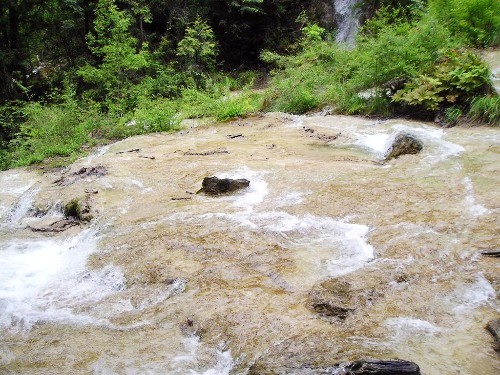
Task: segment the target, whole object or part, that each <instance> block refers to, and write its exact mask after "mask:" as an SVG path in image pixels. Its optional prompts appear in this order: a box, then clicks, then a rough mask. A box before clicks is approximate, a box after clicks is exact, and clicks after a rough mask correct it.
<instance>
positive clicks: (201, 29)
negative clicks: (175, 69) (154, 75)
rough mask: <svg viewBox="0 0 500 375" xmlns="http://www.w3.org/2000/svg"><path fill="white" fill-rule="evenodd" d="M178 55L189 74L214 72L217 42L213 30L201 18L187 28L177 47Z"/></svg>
mask: <svg viewBox="0 0 500 375" xmlns="http://www.w3.org/2000/svg"><path fill="white" fill-rule="evenodd" d="M176 55H177V56H178V57H179V58H180V59H181V61H182V64H183V67H184V69H186V70H187V71H188V72H195V73H201V72H210V71H213V70H214V68H215V58H216V56H217V42H216V40H215V35H214V33H213V31H212V28H211V27H210V26H209V25H208V24H207V23H206V22H205V21H203V20H202V19H201V18H197V19H196V20H195V21H194V22H193V23H192V24H191V25H190V26H188V27H187V28H186V34H185V35H184V38H183V39H182V40H181V41H180V42H179V44H178V45H177V52H176Z"/></svg>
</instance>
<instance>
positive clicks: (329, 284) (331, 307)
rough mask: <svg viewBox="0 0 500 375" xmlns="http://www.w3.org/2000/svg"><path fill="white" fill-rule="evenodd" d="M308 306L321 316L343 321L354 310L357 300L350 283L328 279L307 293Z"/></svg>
mask: <svg viewBox="0 0 500 375" xmlns="http://www.w3.org/2000/svg"><path fill="white" fill-rule="evenodd" d="M308 306H309V308H310V309H311V310H313V311H314V312H316V313H318V314H320V315H321V316H324V317H335V318H339V319H345V318H347V317H348V316H349V315H350V314H351V313H352V312H353V311H354V310H355V309H356V306H357V298H356V296H355V295H354V293H353V290H352V287H351V284H350V283H348V282H345V281H341V280H337V279H329V280H326V281H323V282H321V283H320V284H318V285H316V286H315V287H313V289H312V290H311V291H310V292H309V296H308Z"/></svg>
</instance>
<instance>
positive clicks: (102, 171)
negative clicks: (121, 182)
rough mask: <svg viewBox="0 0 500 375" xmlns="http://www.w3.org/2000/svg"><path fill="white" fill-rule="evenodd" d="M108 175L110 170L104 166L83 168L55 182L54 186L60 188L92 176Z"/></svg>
mask: <svg viewBox="0 0 500 375" xmlns="http://www.w3.org/2000/svg"><path fill="white" fill-rule="evenodd" d="M107 174H108V169H107V168H106V167H105V166H102V165H97V166H95V167H82V168H80V169H79V170H77V171H76V172H74V173H72V174H70V175H69V176H62V177H61V178H59V179H57V180H55V181H54V184H57V185H59V186H68V185H71V184H73V183H75V182H76V181H78V180H81V179H84V178H86V177H90V176H95V177H102V176H105V175H107Z"/></svg>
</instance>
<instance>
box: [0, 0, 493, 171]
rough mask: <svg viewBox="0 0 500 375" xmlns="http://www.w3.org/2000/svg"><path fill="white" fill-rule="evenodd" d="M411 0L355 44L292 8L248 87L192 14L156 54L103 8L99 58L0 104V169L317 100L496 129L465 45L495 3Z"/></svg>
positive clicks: (485, 88) (484, 80) (477, 64)
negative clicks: (298, 28)
mask: <svg viewBox="0 0 500 375" xmlns="http://www.w3.org/2000/svg"><path fill="white" fill-rule="evenodd" d="M108 3H109V1H108ZM412 4H413V5H412V6H411V7H405V8H397V7H396V8H388V7H387V8H381V9H380V10H379V12H378V13H377V15H376V16H375V17H373V18H372V19H371V20H369V21H368V22H367V23H366V24H365V25H364V27H363V28H362V30H361V31H360V33H359V36H358V38H357V42H356V46H355V47H349V46H342V45H337V44H335V43H334V42H333V40H334V35H331V34H328V33H327V32H326V31H325V30H324V29H322V28H321V27H319V26H318V25H316V24H314V23H311V22H308V21H307V20H305V19H304V17H303V18H302V19H301V22H303V25H304V26H303V28H302V36H301V38H299V39H298V40H297V41H296V43H295V44H293V45H291V46H290V50H289V52H288V53H286V54H284V53H281V54H278V53H276V52H274V51H270V50H265V51H262V53H261V60H262V61H263V63H265V64H266V66H267V69H268V71H270V72H271V79H270V81H269V83H268V87H267V89H266V90H265V91H262V90H259V91H256V90H253V88H254V85H255V82H256V80H257V79H258V78H259V74H257V73H255V72H252V71H246V72H240V73H239V74H236V73H233V74H229V73H220V72H217V69H216V67H215V56H216V42H215V40H214V36H213V33H211V30H210V28H209V27H208V25H207V24H206V23H204V22H202V21H201V20H197V21H195V22H194V23H193V24H192V26H190V27H188V28H187V31H186V36H185V38H184V39H183V40H181V42H179V44H178V46H177V49H176V50H175V51H176V52H175V56H177V57H175V59H174V60H173V61H172V62H171V63H164V62H162V61H163V60H162V58H163V57H161V56H160V55H158V53H157V54H156V55H155V54H151V53H149V52H148V51H147V50H145V49H142V50H139V51H138V50H137V48H136V47H135V46H136V44H137V39H134V38H131V37H130V36H129V34H128V31H127V27H128V26H127V25H128V23H127V22H129V21H127V20H128V18H127V16H126V14H125V13H123V12H120V11H119V10H118V9H117V8H113V7H110V8H109V9H108V8H103V10H102V12H103V15H102V17H101V18H99V16H97V18H96V21H95V22H96V24H97V25H98V24H99V22H101V23H104V24H106V22H107V21H108V18H109V14H108V13H110V14H111V15H112V16H113V17H114V19H116V20H121V21H122V23H116V24H114V25H115V26H109V25H108V26H109V27H112V28H111V29H110V35H108V34H103V35H102V36H100V35H99V33H97V36H96V37H94V39H91V40H90V41H89V46H90V49H91V50H92V52H93V53H94V54H95V55H96V56H97V57H98V58H99V59H100V60H101V63H100V64H97V65H90V64H86V65H83V66H81V67H79V68H75V69H73V70H68V72H66V74H65V78H64V80H63V85H59V86H57V87H53V88H52V89H50V90H49V91H48V92H47V95H45V96H44V97H43V98H40V99H38V100H37V101H33V100H32V99H31V98H30V95H29V89H28V88H26V97H27V98H28V100H27V101H25V102H8V103H5V104H4V105H3V106H2V108H1V111H0V130H2V132H3V133H5V134H2V139H3V141H2V142H1V148H0V168H1V169H7V168H11V167H16V166H23V165H31V164H34V163H39V162H41V161H44V160H51V162H52V164H54V165H57V164H64V163H67V162H69V161H72V160H74V159H75V158H77V157H78V156H80V155H82V154H83V153H85V151H86V150H88V149H90V148H92V147H95V146H96V145H99V144H104V143H107V142H110V141H112V140H116V139H122V138H124V137H128V136H132V135H137V134H144V133H149V132H160V131H161V132H168V131H175V130H177V129H179V127H180V124H181V122H182V120H184V119H189V118H211V119H214V120H216V121H225V120H228V119H232V118H236V117H242V116H248V115H250V114H253V113H256V112H258V111H283V112H289V113H296V114H301V113H306V112H308V111H313V110H318V109H322V108H324V107H325V106H329V107H330V112H331V113H337V114H356V115H366V116H380V117H389V116H405V117H412V118H419V119H425V120H430V119H432V120H434V119H435V118H437V119H439V120H440V121H441V124H442V125H444V126H450V125H454V124H456V123H459V122H476V123H482V124H485V125H489V126H498V125H499V123H500V99H499V96H498V95H497V94H496V93H495V92H494V90H492V87H491V82H490V76H491V72H490V71H489V69H488V66H487V65H486V64H485V63H484V62H483V61H482V60H481V59H480V57H479V56H478V55H477V54H476V52H474V51H477V50H478V48H480V47H482V46H498V44H499V43H500V3H498V2H495V1H492V0H447V1H442V0H432V1H429V2H428V6H424V5H423V2H420V1H415V2H412ZM106 25H107V24H106ZM120 25H121V26H120ZM108 26H106V27H108ZM96 27H97V26H96ZM101 29H102V30H105V29H104V26H103V27H102V28H96V30H101ZM99 38H100V39H99Z"/></svg>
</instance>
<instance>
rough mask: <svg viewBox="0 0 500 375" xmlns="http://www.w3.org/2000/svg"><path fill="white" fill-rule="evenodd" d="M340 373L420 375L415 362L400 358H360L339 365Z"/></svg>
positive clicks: (354, 374) (353, 374)
mask: <svg viewBox="0 0 500 375" xmlns="http://www.w3.org/2000/svg"><path fill="white" fill-rule="evenodd" d="M339 370H340V372H339V371H338V372H334V373H335V374H339V375H340V374H342V375H420V368H419V367H418V365H417V364H415V363H413V362H409V361H402V360H387V361H379V360H372V359H368V360H362V361H356V362H352V363H348V364H343V365H341V366H340V369H339Z"/></svg>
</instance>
